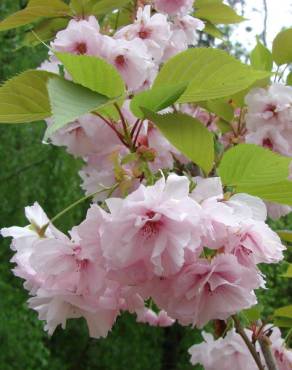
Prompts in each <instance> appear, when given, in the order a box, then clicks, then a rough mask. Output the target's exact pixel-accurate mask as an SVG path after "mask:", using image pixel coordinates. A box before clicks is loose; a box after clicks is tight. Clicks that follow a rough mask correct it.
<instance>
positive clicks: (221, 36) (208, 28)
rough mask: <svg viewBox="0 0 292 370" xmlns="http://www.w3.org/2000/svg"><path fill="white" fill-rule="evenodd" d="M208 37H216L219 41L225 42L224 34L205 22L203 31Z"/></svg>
mask: <svg viewBox="0 0 292 370" xmlns="http://www.w3.org/2000/svg"><path fill="white" fill-rule="evenodd" d="M203 31H204V32H206V33H207V34H208V35H210V36H212V37H215V38H217V39H220V40H223V39H224V33H223V32H221V30H219V28H217V27H216V26H215V25H214V24H212V23H211V22H208V21H205V28H204V30H203Z"/></svg>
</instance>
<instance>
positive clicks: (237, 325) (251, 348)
mask: <svg viewBox="0 0 292 370" xmlns="http://www.w3.org/2000/svg"><path fill="white" fill-rule="evenodd" d="M232 319H233V321H234V325H235V329H236V332H237V333H238V334H239V335H240V336H241V338H242V339H243V341H244V343H245V344H246V346H247V348H248V349H249V352H250V353H251V355H252V357H253V359H254V360H255V362H256V364H257V367H258V369H259V370H265V368H264V366H263V364H262V362H261V359H260V356H259V354H258V353H257V351H256V348H255V346H254V345H253V344H252V343H251V341H250V340H249V339H248V336H247V335H246V333H245V331H244V329H243V327H242V326H241V323H240V321H239V319H238V317H237V316H236V315H233V316H232Z"/></svg>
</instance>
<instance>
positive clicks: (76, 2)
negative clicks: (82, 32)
mask: <svg viewBox="0 0 292 370" xmlns="http://www.w3.org/2000/svg"><path fill="white" fill-rule="evenodd" d="M95 3H96V0H71V1H70V8H71V9H72V11H73V12H74V14H76V15H82V16H84V15H90V14H92V8H93V6H94V4H95Z"/></svg>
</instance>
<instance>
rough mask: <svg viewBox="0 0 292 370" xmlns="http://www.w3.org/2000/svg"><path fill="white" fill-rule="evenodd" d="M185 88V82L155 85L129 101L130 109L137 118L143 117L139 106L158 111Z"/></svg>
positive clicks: (175, 99) (172, 101) (177, 96)
mask: <svg viewBox="0 0 292 370" xmlns="http://www.w3.org/2000/svg"><path fill="white" fill-rule="evenodd" d="M185 89H186V84H182V85H171V86H168V85H167V86H162V87H157V88H154V89H151V90H147V91H143V92H141V93H140V94H138V95H136V96H135V97H134V98H133V99H132V101H131V110H132V112H133V113H134V115H135V116H136V117H138V118H144V113H143V111H142V110H141V108H147V109H148V110H150V111H152V112H159V111H161V110H163V109H165V108H167V107H169V106H170V105H172V104H174V103H175V102H176V101H177V100H178V99H179V97H180V96H181V95H182V94H183V92H184V91H185Z"/></svg>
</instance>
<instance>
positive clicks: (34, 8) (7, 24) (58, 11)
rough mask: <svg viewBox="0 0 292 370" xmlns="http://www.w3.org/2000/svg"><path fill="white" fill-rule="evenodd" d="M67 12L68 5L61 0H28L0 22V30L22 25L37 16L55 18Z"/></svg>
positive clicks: (33, 20) (68, 10)
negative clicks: (19, 8) (24, 6)
mask: <svg viewBox="0 0 292 370" xmlns="http://www.w3.org/2000/svg"><path fill="white" fill-rule="evenodd" d="M69 13H70V8H69V6H68V5H67V4H65V3H64V2H63V1H61V0H49V1H48V0H30V2H29V3H28V5H27V7H26V8H25V9H23V10H20V11H19V12H17V13H15V14H12V15H10V16H9V17H8V18H6V19H4V20H3V21H2V22H0V31H7V30H10V29H12V28H16V27H20V26H24V25H25V24H30V23H32V22H35V21H37V20H38V19H39V18H57V17H63V16H67V15H69Z"/></svg>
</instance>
